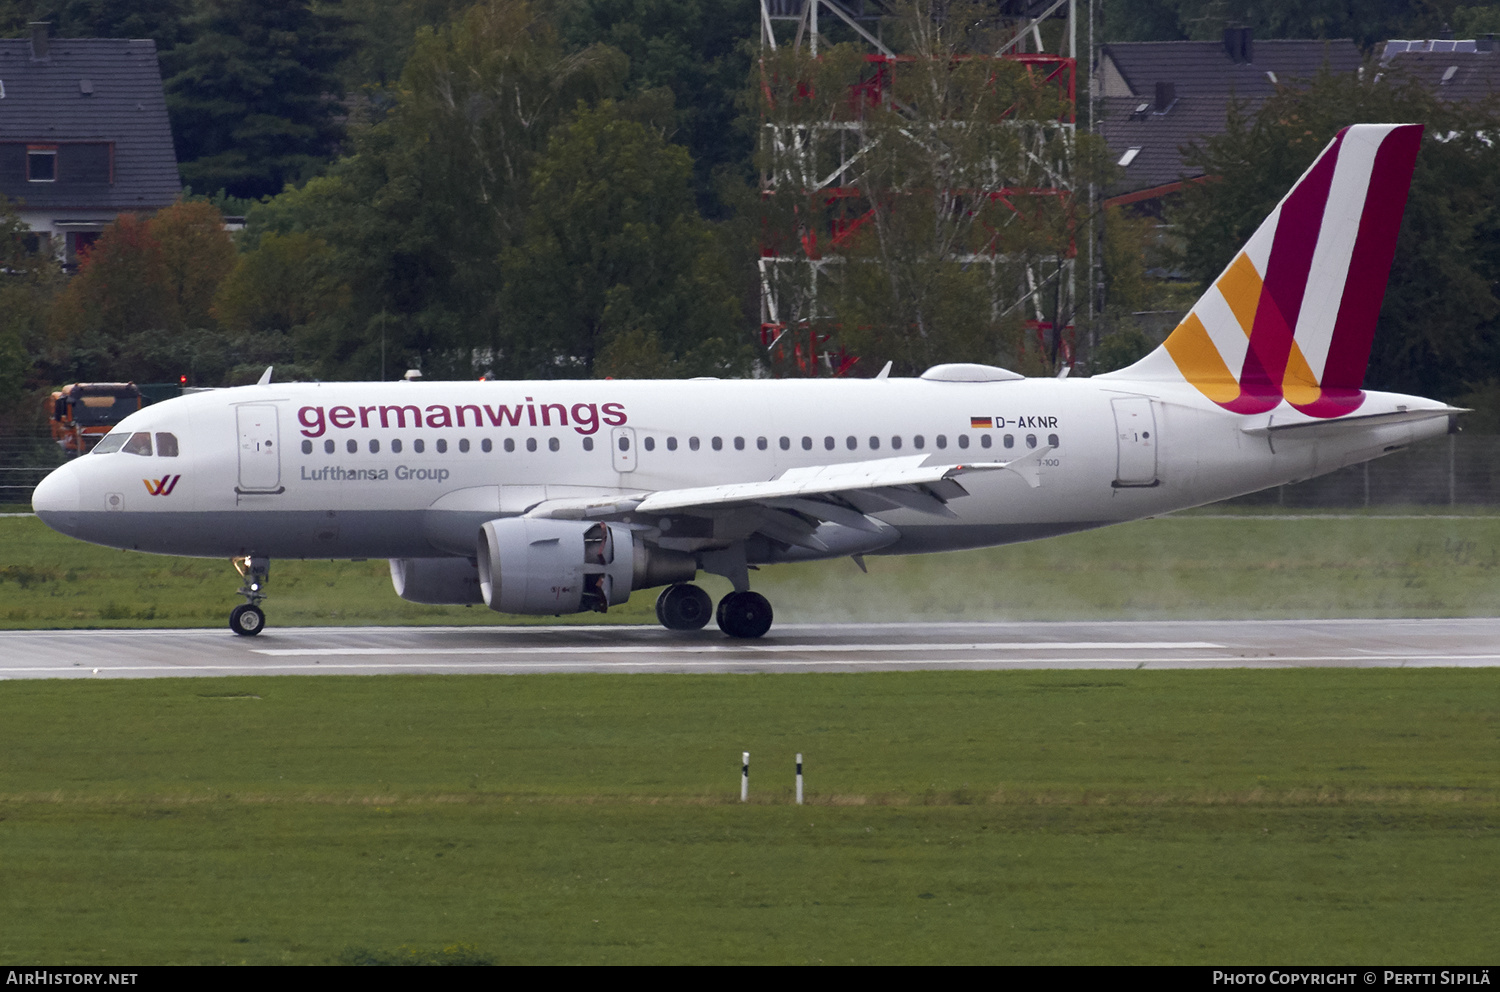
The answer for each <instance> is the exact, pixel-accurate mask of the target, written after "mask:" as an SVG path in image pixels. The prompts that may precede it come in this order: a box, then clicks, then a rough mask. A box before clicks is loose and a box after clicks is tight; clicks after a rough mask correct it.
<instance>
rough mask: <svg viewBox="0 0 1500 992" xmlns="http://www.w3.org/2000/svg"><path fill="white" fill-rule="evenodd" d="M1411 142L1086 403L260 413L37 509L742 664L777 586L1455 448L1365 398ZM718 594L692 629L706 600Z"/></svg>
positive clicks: (685, 384) (357, 391)
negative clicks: (331, 562)
mask: <svg viewBox="0 0 1500 992" xmlns="http://www.w3.org/2000/svg"><path fill="white" fill-rule="evenodd" d="M1421 134H1422V127H1421V125H1411V124H1407V125H1395V124H1359V125H1353V126H1351V127H1348V128H1345V129H1344V130H1343V131H1341V132H1339V134H1338V135H1337V136H1336V137H1335V138H1334V139H1333V140H1332V142H1330V143H1329V145H1328V146H1327V148H1325V149H1324V150H1323V152H1322V153H1321V154H1320V155H1319V157H1318V159H1317V160H1316V161H1315V162H1314V163H1313V164H1312V166H1311V167H1309V169H1308V170H1307V172H1306V173H1304V174H1303V176H1302V177H1301V178H1300V179H1299V180H1298V181H1297V183H1296V184H1295V185H1294V186H1293V187H1292V188H1291V190H1290V191H1289V192H1288V193H1287V194H1286V196H1285V198H1284V199H1283V200H1282V201H1281V202H1280V204H1279V205H1278V206H1277V207H1276V208H1275V210H1273V211H1272V213H1271V214H1270V216H1269V217H1268V218H1267V219H1266V220H1265V221H1264V223H1262V224H1261V226H1260V227H1259V229H1258V230H1256V232H1255V234H1254V235H1253V236H1252V237H1251V238H1250V240H1249V241H1248V242H1247V243H1246V244H1245V246H1244V247H1243V249H1242V250H1241V251H1240V252H1238V253H1237V254H1236V255H1235V256H1234V259H1233V261H1231V262H1230V263H1229V265H1228V267H1227V268H1225V270H1224V273H1223V274H1222V275H1221V276H1220V277H1219V278H1218V279H1217V280H1215V282H1214V283H1213V284H1212V285H1211V286H1210V287H1209V288H1208V290H1207V292H1205V293H1204V295H1203V297H1202V298H1201V299H1199V300H1198V302H1197V303H1196V304H1195V305H1194V307H1193V308H1192V310H1191V312H1189V313H1188V315H1187V316H1186V317H1185V318H1184V319H1183V320H1182V322H1181V323H1180V324H1179V325H1178V326H1177V327H1176V329H1175V330H1173V331H1172V332H1171V334H1170V335H1169V336H1168V337H1167V338H1166V340H1165V343H1164V344H1162V345H1161V346H1160V347H1158V348H1157V349H1156V350H1155V351H1153V352H1152V353H1150V354H1149V355H1147V356H1146V357H1145V358H1143V359H1142V360H1140V361H1139V362H1137V363H1136V364H1134V365H1131V366H1129V367H1128V368H1125V369H1122V370H1120V371H1117V372H1111V373H1108V374H1105V375H1096V376H1093V377H1091V378H1072V379H1070V378H1065V377H1064V378H1052V377H1048V378H1027V377H1024V376H1021V375H1018V374H1016V373H1015V372H1011V371H1008V370H1006V369H1001V368H996V367H993V366H986V365H972V364H949V365H939V366H937V367H935V368H932V369H929V370H928V371H927V372H925V373H923V374H922V375H921V376H920V377H916V378H903V377H889V376H888V375H887V374H886V372H888V370H889V366H887V368H886V372H882V374H881V376H879V377H877V378H874V379H832V380H826V379H825V380H764V379H751V380H711V379H710V380H704V379H695V380H683V381H613V380H587V381H562V380H557V381H552V380H548V381H532V382H506V381H483V380H480V381H474V382H409V381H402V382H348V383H336V382H311V383H274V382H272V381H271V370H270V369H267V371H266V375H265V376H263V377H262V378H261V381H260V382H259V383H258V384H256V385H253V386H241V387H235V388H228V389H218V390H210V391H205V392H200V393H196V394H192V395H185V396H182V397H179V398H175V399H172V400H168V401H166V402H163V403H158V404H156V405H154V406H150V407H147V408H145V409H143V410H141V411H139V412H137V413H133V414H131V415H130V416H129V417H127V418H125V419H124V420H123V421H121V422H120V424H119V425H118V426H117V427H116V428H115V429H114V430H113V431H111V432H110V433H109V434H108V435H107V436H106V437H105V438H104V440H103V441H101V442H100V443H99V445H98V446H97V447H96V448H94V450H93V451H92V452H91V453H90V454H88V455H86V456H84V457H81V458H78V459H76V460H74V461H72V462H69V463H68V464H66V465H64V466H62V467H61V468H58V469H57V470H55V471H54V472H52V473H51V474H50V475H48V476H47V477H46V479H45V480H44V481H43V482H42V483H41V485H39V486H38V487H37V489H36V491H35V495H34V497H33V500H32V502H33V506H34V509H35V511H36V514H37V515H38V516H39V517H40V518H41V519H42V520H43V521H45V522H46V524H47V525H48V526H50V527H52V528H53V529H55V530H57V531H60V532H61V533H63V534H67V535H71V536H73V537H76V538H80V539H82V540H85V541H91V542H94V543H96V544H101V545H105V546H107V547H113V548H126V549H133V550H139V551H146V552H153V553H158V554H170V555H190V556H198V557H224V558H230V559H231V560H232V561H233V562H234V564H235V567H236V568H237V569H238V570H239V571H240V574H241V575H242V576H243V577H244V579H245V582H244V585H243V586H242V587H241V588H240V589H239V594H240V595H241V596H243V597H244V599H245V602H244V603H243V604H241V605H239V606H237V607H235V609H234V610H233V612H232V613H231V614H230V618H229V626H230V627H231V629H232V630H233V631H234V632H235V633H237V634H241V635H254V634H257V633H259V632H260V631H261V630H262V629H263V628H264V626H265V614H264V611H263V610H262V608H261V606H260V604H261V602H262V601H263V600H264V598H265V595H266V592H265V589H266V583H267V582H268V580H269V576H270V561H271V560H272V559H274V558H304V559H305V558H322V559H335V558H348V559H366V558H386V559H389V561H390V571H391V580H392V583H393V585H394V587H395V591H396V593H397V594H398V595H400V596H401V597H403V598H405V599H407V600H411V601H414V602H419V603H438V604H444V603H449V604H459V603H463V604H480V603H482V604H484V605H486V606H488V607H490V608H491V609H493V610H496V611H498V612H500V613H507V614H535V615H561V614H568V613H577V612H583V611H587V610H598V611H607V610H608V609H609V608H610V607H613V606H618V605H620V604H622V603H624V602H625V601H626V600H627V599H629V597H630V595H631V594H632V593H633V592H635V591H637V590H641V589H652V588H657V587H661V588H662V591H661V593H660V595H659V596H658V599H657V602H656V613H657V619H658V620H659V621H660V622H661V624H662V625H663V626H664V627H666V628H668V629H670V630H696V629H699V628H701V627H704V626H705V625H706V624H707V623H708V621H709V619H710V618H713V619H715V620H716V621H717V623H718V626H719V627H720V628H721V629H722V630H723V632H724V633H725V634H727V635H729V636H730V637H734V638H755V637H760V636H762V635H763V634H765V633H766V632H767V630H769V629H770V627H771V623H772V608H771V604H770V603H769V602H768V601H767V600H766V598H765V597H764V596H762V595H760V594H759V593H757V592H754V591H752V590H751V589H750V572H751V570H753V569H754V568H755V567H756V566H758V565H763V564H768V563H773V562H794V561H810V560H814V559H825V558H835V557H846V556H847V557H852V558H853V559H854V560H855V562H856V563H857V564H858V565H859V566H860V568H861V569H863V568H864V556H866V555H904V554H920V553H927V552H937V551H950V550H957V549H964V548H978V547H986V546H993V545H1001V544H1008V543H1012V542H1018V541H1030V540H1034V539H1037V538H1044V537H1050V536H1054V535H1058V534H1067V533H1071V532H1076V531H1083V530H1088V529H1090V528H1095V527H1101V526H1104V525H1107V524H1113V523H1119V522H1123V521H1128V520H1136V519H1140V518H1142V517H1147V516H1152V515H1156V514H1161V513H1165V512H1168V511H1171V510H1177V509H1183V508H1186V507H1192V506H1198V505H1201V504H1204V503H1211V502H1214V501H1217V500H1222V499H1226V498H1228V497H1232V496H1237V495H1241V494H1244V493H1249V492H1254V491H1256V490H1260V489H1264V488H1267V487H1271V486H1277V485H1283V484H1286V483H1292V482H1298V481H1301V480H1303V479H1307V478H1310V477H1312V476H1316V475H1320V474H1323V473H1325V472H1330V471H1333V470H1335V469H1338V468H1342V467H1344V466H1347V465H1353V464H1357V463H1359V462H1364V461H1367V460H1370V459H1373V458H1377V457H1380V456H1381V455H1385V454H1389V453H1390V452H1393V451H1397V450H1400V449H1402V448H1404V447H1406V446H1407V445H1410V444H1412V443H1414V442H1417V441H1421V440H1423V439H1426V438H1431V437H1435V436H1438V435H1440V434H1443V433H1446V432H1449V431H1451V430H1455V429H1456V422H1455V417H1456V415H1457V414H1459V413H1461V412H1463V411H1461V410H1459V409H1456V408H1454V407H1450V406H1448V405H1446V404H1444V403H1440V402H1437V401H1434V400H1429V399H1423V398H1421V397H1416V396H1403V395H1400V394H1395V393H1383V392H1375V391H1370V390H1365V389H1363V388H1362V383H1363V379H1364V374H1365V368H1366V365H1367V364H1368V361H1369V355H1370V344H1371V340H1372V338H1373V336H1374V332H1375V324H1376V319H1377V317H1378V315H1379V311H1380V305H1381V301H1382V298H1383V296H1384V293H1385V286H1386V281H1387V278H1388V276H1389V270H1390V264H1391V260H1392V258H1393V256H1394V253H1395V245H1396V234H1397V231H1398V229H1399V227H1400V224H1401V217H1402V213H1403V211H1404V209H1405V203H1406V196H1407V191H1408V188H1409V186H1410V182H1411V176H1412V170H1413V168H1414V165H1415V160H1416V155H1417V150H1418V146H1419V144H1420V141H1421ZM700 571H701V572H707V573H709V574H714V575H720V576H723V577H725V578H727V579H728V580H729V582H730V583H731V584H732V586H733V591H732V592H730V593H728V594H727V595H725V596H724V597H723V598H722V599H721V600H720V601H719V604H718V606H717V609H715V607H714V605H713V602H712V600H711V598H710V597H709V595H708V594H707V592H705V591H704V590H703V589H702V588H701V587H699V586H697V585H695V584H694V580H695V579H696V577H697V574H698V573H699V572H700Z"/></svg>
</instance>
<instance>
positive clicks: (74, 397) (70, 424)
mask: <svg viewBox="0 0 1500 992" xmlns="http://www.w3.org/2000/svg"><path fill="white" fill-rule="evenodd" d="M49 402H51V404H52V412H51V415H50V419H51V421H52V439H53V440H54V441H56V442H57V443H58V444H59V445H60V446H61V447H62V449H63V451H64V452H66V453H67V456H68V457H69V458H76V457H77V456H79V455H82V454H86V453H87V452H88V451H89V450H90V449H92V448H93V447H94V445H96V444H98V443H99V439H100V438H102V437H103V436H104V435H106V434H108V433H109V432H110V429H111V428H113V427H114V426H115V424H118V423H119V422H120V421H122V420H124V419H125V418H126V417H127V416H129V415H130V414H132V413H134V412H135V411H137V410H139V409H140V408H141V406H142V403H143V401H142V399H141V391H140V388H139V387H137V386H136V384H135V383H133V382H75V383H72V384H71V385H67V386H64V387H62V388H61V389H59V390H57V391H56V392H54V393H53V394H52V397H51V400H50V401H49Z"/></svg>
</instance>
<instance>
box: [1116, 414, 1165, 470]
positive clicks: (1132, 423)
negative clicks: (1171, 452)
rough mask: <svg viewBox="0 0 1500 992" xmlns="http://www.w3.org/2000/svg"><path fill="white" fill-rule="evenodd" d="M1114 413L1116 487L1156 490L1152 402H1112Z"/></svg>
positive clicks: (1154, 426) (1155, 445)
mask: <svg viewBox="0 0 1500 992" xmlns="http://www.w3.org/2000/svg"><path fill="white" fill-rule="evenodd" d="M1110 402H1111V403H1112V404H1113V405H1114V409H1115V441H1116V445H1117V446H1118V451H1119V460H1118V461H1117V463H1116V467H1115V483H1114V484H1115V486H1116V488H1119V487H1123V486H1155V485H1158V484H1159V482H1160V480H1159V479H1158V478H1157V476H1156V449H1157V443H1158V440H1159V439H1158V437H1157V432H1156V415H1155V413H1154V412H1153V411H1152V409H1151V400H1150V399H1149V398H1148V397H1145V396H1127V397H1122V398H1120V399H1116V400H1111V401H1110Z"/></svg>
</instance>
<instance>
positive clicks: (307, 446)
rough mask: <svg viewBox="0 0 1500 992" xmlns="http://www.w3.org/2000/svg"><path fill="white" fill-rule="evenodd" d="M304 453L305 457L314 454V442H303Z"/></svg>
mask: <svg viewBox="0 0 1500 992" xmlns="http://www.w3.org/2000/svg"><path fill="white" fill-rule="evenodd" d="M302 453H303V454H304V455H310V454H312V442H311V441H303V442H302Z"/></svg>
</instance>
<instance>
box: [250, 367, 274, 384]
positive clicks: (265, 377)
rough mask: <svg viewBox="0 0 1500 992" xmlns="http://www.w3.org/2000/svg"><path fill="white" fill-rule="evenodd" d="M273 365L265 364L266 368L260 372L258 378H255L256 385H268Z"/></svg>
mask: <svg viewBox="0 0 1500 992" xmlns="http://www.w3.org/2000/svg"><path fill="white" fill-rule="evenodd" d="M275 367H276V366H274V365H267V366H266V370H265V371H264V372H262V373H261V374H260V378H259V379H258V380H256V383H255V384H256V385H257V386H269V385H270V384H271V370H272V369H273V368H275Z"/></svg>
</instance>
